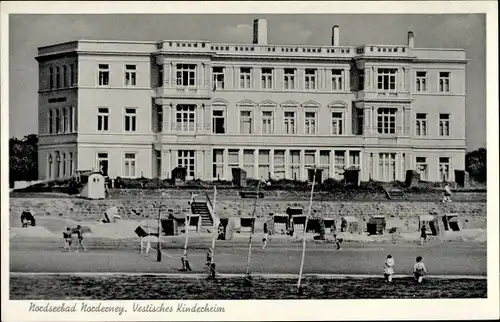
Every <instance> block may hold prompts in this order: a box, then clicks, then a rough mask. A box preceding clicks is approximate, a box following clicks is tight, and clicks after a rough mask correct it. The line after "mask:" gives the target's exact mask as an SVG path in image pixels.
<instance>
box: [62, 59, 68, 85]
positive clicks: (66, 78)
mask: <svg viewBox="0 0 500 322" xmlns="http://www.w3.org/2000/svg"><path fill="white" fill-rule="evenodd" d="M68 81H69V80H68V66H66V65H63V87H64V88H66V87H68Z"/></svg>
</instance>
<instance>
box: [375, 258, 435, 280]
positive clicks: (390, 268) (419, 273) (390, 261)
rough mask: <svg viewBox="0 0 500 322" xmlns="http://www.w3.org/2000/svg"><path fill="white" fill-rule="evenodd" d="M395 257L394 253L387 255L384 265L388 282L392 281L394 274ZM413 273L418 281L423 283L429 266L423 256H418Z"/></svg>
mask: <svg viewBox="0 0 500 322" xmlns="http://www.w3.org/2000/svg"><path fill="white" fill-rule="evenodd" d="M394 264H395V263H394V258H393V257H392V255H387V258H386V260H385V265H384V278H385V280H386V281H387V282H388V283H391V282H392V278H393V276H394ZM413 275H414V276H415V281H416V282H417V283H422V281H423V280H424V276H425V275H427V268H426V267H425V264H424V262H423V261H422V256H418V257H417V259H416V261H415V265H413Z"/></svg>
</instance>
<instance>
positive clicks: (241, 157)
mask: <svg viewBox="0 0 500 322" xmlns="http://www.w3.org/2000/svg"><path fill="white" fill-rule="evenodd" d="M243 151H244V150H243V149H239V150H238V167H239V168H240V169H243V156H244V153H243Z"/></svg>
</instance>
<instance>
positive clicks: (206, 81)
mask: <svg viewBox="0 0 500 322" xmlns="http://www.w3.org/2000/svg"><path fill="white" fill-rule="evenodd" d="M203 73H204V75H205V77H204V84H203V88H204V89H208V90H211V89H212V87H211V83H212V78H211V73H210V65H209V64H204V68H203Z"/></svg>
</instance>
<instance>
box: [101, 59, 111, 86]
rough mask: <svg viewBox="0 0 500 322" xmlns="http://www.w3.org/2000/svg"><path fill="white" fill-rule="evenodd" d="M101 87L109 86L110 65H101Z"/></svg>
mask: <svg viewBox="0 0 500 322" xmlns="http://www.w3.org/2000/svg"><path fill="white" fill-rule="evenodd" d="M99 86H109V65H108V64H99Z"/></svg>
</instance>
